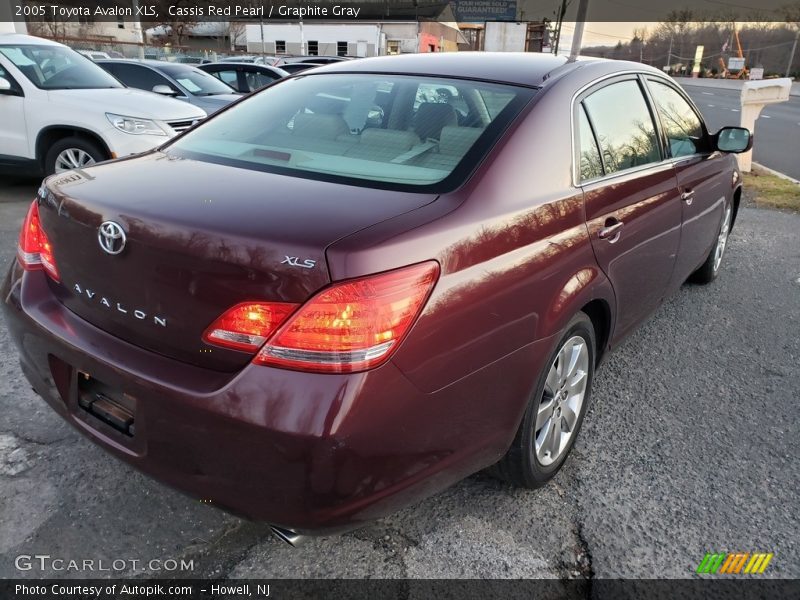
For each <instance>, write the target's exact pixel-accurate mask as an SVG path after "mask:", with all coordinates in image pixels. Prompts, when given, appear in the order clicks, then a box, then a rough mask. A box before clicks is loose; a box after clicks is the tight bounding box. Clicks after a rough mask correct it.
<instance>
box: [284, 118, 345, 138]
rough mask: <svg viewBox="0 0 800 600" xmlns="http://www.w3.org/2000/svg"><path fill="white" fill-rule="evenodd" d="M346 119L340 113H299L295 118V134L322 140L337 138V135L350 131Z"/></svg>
mask: <svg viewBox="0 0 800 600" xmlns="http://www.w3.org/2000/svg"><path fill="white" fill-rule="evenodd" d="M349 131H350V129H349V128H348V127H347V123H346V122H345V120H344V119H343V118H342V117H340V116H339V115H318V114H313V113H299V114H298V115H297V116H295V118H294V126H293V127H292V134H293V135H300V136H303V137H313V138H318V139H322V140H335V139H336V138H337V136H340V135H342V134H344V133H349Z"/></svg>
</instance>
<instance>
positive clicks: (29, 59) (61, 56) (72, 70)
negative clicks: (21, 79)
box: [0, 45, 123, 90]
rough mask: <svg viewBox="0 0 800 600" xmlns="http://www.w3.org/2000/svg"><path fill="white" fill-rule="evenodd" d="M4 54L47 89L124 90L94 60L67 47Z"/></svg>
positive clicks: (7, 49)
mask: <svg viewBox="0 0 800 600" xmlns="http://www.w3.org/2000/svg"><path fill="white" fill-rule="evenodd" d="M0 53H2V54H3V56H5V57H6V58H7V59H8V60H10V61H11V62H12V63H13V64H14V66H15V67H17V68H18V69H19V70H20V71H22V73H23V75H25V77H27V78H28V79H30V80H31V83H33V85H35V86H36V87H38V88H41V89H43V90H88V89H97V88H119V87H123V86H122V84H121V83H120V82H119V81H117V80H116V79H114V78H113V77H112V76H111V75H109V74H108V73H106V72H105V71H104V70H103V69H101V68H100V67H99V66H97V65H96V64H94V63H93V62H92V61H91V60H90V59H88V58H86V57H85V56H81V55H80V54H78V53H77V52H75V51H74V50H71V49H70V48H66V47H64V46H28V45H25V46H0Z"/></svg>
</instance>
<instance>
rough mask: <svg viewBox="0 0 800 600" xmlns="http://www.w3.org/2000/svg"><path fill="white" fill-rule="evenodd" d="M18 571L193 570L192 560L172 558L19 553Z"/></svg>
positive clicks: (16, 563)
mask: <svg viewBox="0 0 800 600" xmlns="http://www.w3.org/2000/svg"><path fill="white" fill-rule="evenodd" d="M14 566H15V567H16V568H17V570H18V571H34V570H40V571H58V572H63V571H66V572H116V573H120V572H129V571H169V572H172V571H194V560H185V559H183V558H181V559H174V558H165V559H161V558H154V559H151V560H141V559H138V558H115V559H112V560H108V559H102V558H101V559H94V558H83V559H75V558H60V557H55V556H51V555H49V554H20V555H19V556H17V557H16V559H14Z"/></svg>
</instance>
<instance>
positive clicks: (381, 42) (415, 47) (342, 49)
mask: <svg viewBox="0 0 800 600" xmlns="http://www.w3.org/2000/svg"><path fill="white" fill-rule="evenodd" d="M262 31H263V38H262ZM245 39H246V44H247V51H248V52H254V53H260V52H263V53H264V54H297V55H305V54H309V55H318V56H360V57H363V56H380V55H384V54H404V53H414V52H442V51H455V50H457V49H458V47H457V44H458V40H459V31H458V28H457V27H456V26H455V25H454V24H452V25H451V24H446V23H436V22H417V21H390V22H374V21H373V22H359V23H352V22H348V23H331V22H325V23H297V22H295V23H264V24H263V25H262V24H260V23H253V22H247V24H246V26H245Z"/></svg>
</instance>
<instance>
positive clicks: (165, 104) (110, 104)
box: [49, 88, 206, 121]
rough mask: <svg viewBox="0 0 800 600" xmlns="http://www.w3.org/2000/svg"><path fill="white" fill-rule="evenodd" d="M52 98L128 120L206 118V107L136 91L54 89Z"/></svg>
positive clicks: (130, 89)
mask: <svg viewBox="0 0 800 600" xmlns="http://www.w3.org/2000/svg"><path fill="white" fill-rule="evenodd" d="M49 96H50V99H51V100H52V101H54V102H58V103H60V104H62V105H74V106H75V107H77V108H81V109H86V108H96V109H97V110H99V111H103V112H110V113H116V114H119V115H124V116H126V117H141V118H144V119H156V120H159V121H183V120H186V121H189V120H194V119H202V118H203V117H205V116H206V113H205V111H203V109H202V108H198V107H196V106H192V105H191V104H189V103H187V102H181V101H180V100H175V99H174V98H165V97H164V96H159V95H158V94H154V93H152V92H145V91H143V90H135V89H132V88H108V89H91V90H52V91H50V92H49Z"/></svg>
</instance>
